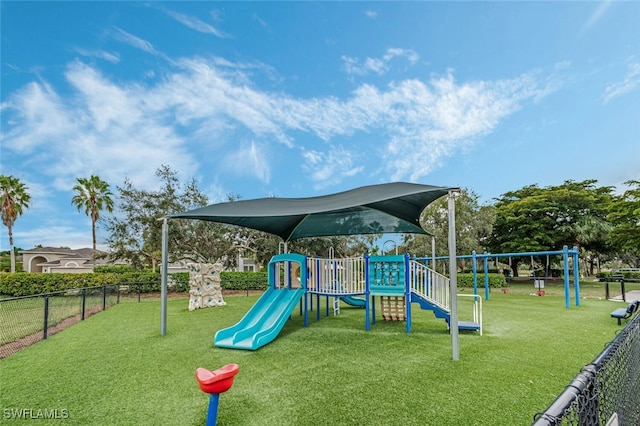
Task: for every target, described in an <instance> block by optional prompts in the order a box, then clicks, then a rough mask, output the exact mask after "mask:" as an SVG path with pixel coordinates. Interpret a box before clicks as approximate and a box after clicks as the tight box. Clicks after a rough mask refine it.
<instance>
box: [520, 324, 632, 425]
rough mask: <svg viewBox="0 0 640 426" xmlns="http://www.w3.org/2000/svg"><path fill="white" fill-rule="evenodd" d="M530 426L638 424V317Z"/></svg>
mask: <svg viewBox="0 0 640 426" xmlns="http://www.w3.org/2000/svg"><path fill="white" fill-rule="evenodd" d="M533 425H534V426H550V425H580V426H583V425H585V426H586V425H603V426H604V425H607V426H608V425H612V426H626V425H629V426H638V425H640V315H638V314H636V316H635V317H633V319H632V320H630V321H629V323H628V324H627V326H626V327H625V328H624V329H623V330H622V331H621V332H620V333H619V334H618V335H617V336H616V337H615V338H614V339H613V340H612V341H611V342H610V343H609V344H608V345H607V347H606V348H605V349H604V350H603V351H602V352H601V353H600V354H599V355H598V356H597V357H596V358H595V359H594V360H593V362H591V364H589V365H587V366H585V367H584V368H583V369H582V371H581V372H580V373H579V374H578V375H577V376H576V377H575V378H574V379H573V380H572V381H571V383H570V384H569V385H568V386H567V387H566V388H565V390H564V391H563V392H562V393H561V394H560V395H559V396H558V397H557V398H556V400H555V401H554V402H553V403H552V404H551V405H550V406H549V407H548V408H547V409H546V410H545V411H544V412H543V413H538V414H536V415H535V416H534V423H533Z"/></svg>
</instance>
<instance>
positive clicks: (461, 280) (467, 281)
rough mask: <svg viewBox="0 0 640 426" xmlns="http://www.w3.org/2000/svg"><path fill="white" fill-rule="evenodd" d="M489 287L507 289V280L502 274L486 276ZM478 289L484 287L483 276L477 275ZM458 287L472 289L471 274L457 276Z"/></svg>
mask: <svg viewBox="0 0 640 426" xmlns="http://www.w3.org/2000/svg"><path fill="white" fill-rule="evenodd" d="M488 275H489V287H494V288H495V287H498V288H499V287H507V286H508V284H507V280H506V278H505V276H504V275H503V274H499V273H498V274H488ZM477 280H478V281H477V284H478V287H484V274H478V275H477ZM458 287H473V274H458Z"/></svg>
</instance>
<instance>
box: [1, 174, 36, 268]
mask: <svg viewBox="0 0 640 426" xmlns="http://www.w3.org/2000/svg"><path fill="white" fill-rule="evenodd" d="M27 190H28V188H27V186H26V185H25V184H24V183H23V182H21V181H20V179H18V178H16V177H13V176H7V175H1V176H0V204H1V205H2V223H3V224H4V225H5V226H6V227H7V230H8V231H9V251H10V253H11V272H15V271H16V255H15V251H14V250H13V225H14V223H15V222H16V219H17V218H18V216H20V215H22V213H23V212H24V210H25V209H26V208H27V207H29V201H31V195H30V194H29V192H27Z"/></svg>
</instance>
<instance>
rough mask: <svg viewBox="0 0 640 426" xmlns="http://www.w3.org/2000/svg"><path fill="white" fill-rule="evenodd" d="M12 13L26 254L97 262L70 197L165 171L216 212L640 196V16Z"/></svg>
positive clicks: (8, 126) (94, 6)
mask: <svg viewBox="0 0 640 426" xmlns="http://www.w3.org/2000/svg"><path fill="white" fill-rule="evenodd" d="M0 13H1V20H2V22H1V24H2V25H1V43H2V44H1V49H2V51H1V54H2V56H1V65H2V66H1V72H2V74H1V79H2V80H1V84H2V86H1V109H0V112H1V126H2V128H1V133H0V137H1V139H0V141H1V144H2V145H1V147H2V152H1V169H2V171H1V173H2V174H7V175H14V176H15V177H18V178H19V179H21V180H22V181H23V182H25V183H26V184H27V185H28V187H29V191H30V193H31V195H32V203H31V206H30V207H29V209H28V210H27V211H26V212H25V214H24V215H23V216H21V217H20V218H19V219H18V220H17V222H16V224H15V228H14V239H15V245H16V246H18V247H22V248H31V247H33V246H34V245H36V244H42V245H45V246H46V245H50V246H67V247H71V248H79V247H89V246H91V231H90V220H89V218H88V217H87V216H85V215H84V213H83V212H78V211H77V210H76V209H75V208H74V207H73V206H72V205H71V198H72V196H73V193H72V189H71V188H72V187H73V185H74V184H75V179H76V178H78V177H88V176H90V175H91V174H97V175H98V176H100V177H101V178H102V179H103V180H105V181H107V182H108V183H109V184H110V185H111V187H112V190H113V192H114V193H117V191H116V186H118V185H122V183H123V181H124V179H125V178H128V179H130V180H131V181H132V182H133V183H134V185H136V186H137V187H139V188H145V189H155V187H156V186H157V184H158V182H157V179H156V177H155V175H154V173H155V171H156V169H157V168H158V167H159V166H160V165H162V164H167V165H169V166H170V167H171V168H172V169H174V170H176V171H178V172H179V175H180V177H181V178H182V179H183V180H184V181H186V180H189V179H191V178H192V177H193V178H195V179H196V180H197V182H198V185H199V187H200V189H201V190H203V191H204V192H205V193H206V194H207V195H208V196H209V199H210V201H211V202H219V201H223V200H224V199H225V194H227V193H234V194H239V195H240V196H241V197H242V198H244V199H250V198H259V197H265V196H278V197H307V196H315V195H323V194H328V193H333V192H338V191H343V190H348V189H351V188H355V187H358V186H362V185H369V184H376V183H382V182H390V181H411V182H418V183H424V184H431V185H443V186H458V187H464V188H468V189H470V190H473V191H474V192H475V193H477V194H478V195H479V196H480V198H481V200H482V201H483V202H489V201H491V200H492V199H493V198H495V197H499V196H500V195H501V194H503V193H505V192H507V191H510V190H516V189H519V188H521V187H523V186H525V185H530V184H534V183H536V184H538V185H540V186H547V185H556V184H561V183H562V182H563V181H565V180H567V179H572V180H584V179H592V178H593V179H597V180H598V183H599V184H601V185H614V186H616V187H617V188H618V189H619V190H620V191H621V190H624V186H623V185H622V183H623V182H624V181H626V180H629V179H640V2H636V1H634V2H617V1H612V2H577V1H575V2H546V1H545V2H515V1H513V2H366V1H362V2H268V1H264V2H204V1H198V2H71V1H70V2H26V1H25V2H14V1H2V2H1V3H0ZM100 235H101V236H102V237H103V236H104V231H102V232H101V234H100ZM0 245H1V246H2V247H3V249H6V248H7V247H8V238H7V232H6V228H5V227H2V235H1V240H0Z"/></svg>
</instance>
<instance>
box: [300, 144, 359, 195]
mask: <svg viewBox="0 0 640 426" xmlns="http://www.w3.org/2000/svg"><path fill="white" fill-rule="evenodd" d="M302 157H303V158H304V163H303V165H302V168H303V170H304V171H306V172H307V173H308V174H309V177H310V178H311V180H312V181H313V182H315V183H314V188H315V189H323V188H325V187H328V186H331V185H334V184H337V183H340V182H341V181H342V179H344V178H345V177H351V176H355V175H356V174H358V173H360V172H362V171H363V170H364V167H363V166H358V165H355V164H354V163H356V161H355V159H354V157H355V156H354V154H353V153H352V152H351V151H349V150H347V149H345V148H344V147H333V146H331V147H330V148H329V149H328V150H327V151H322V152H321V151H314V150H304V149H303V150H302Z"/></svg>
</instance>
